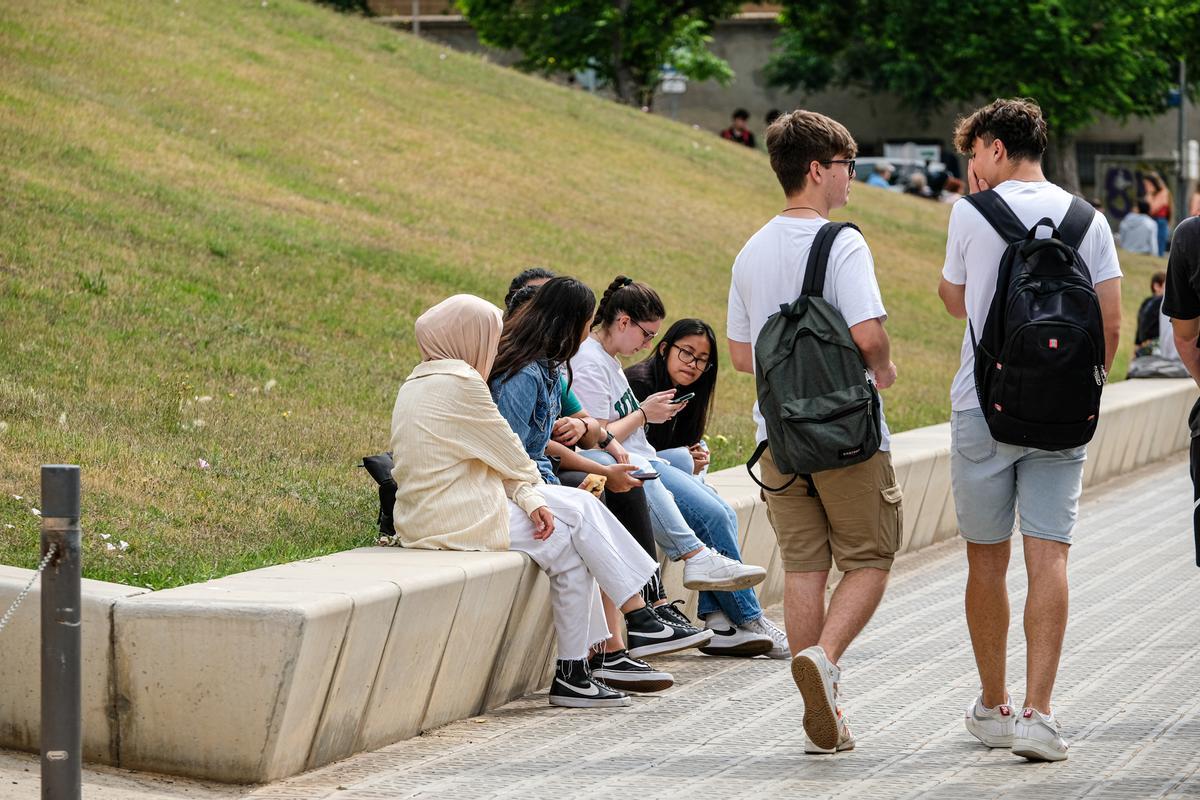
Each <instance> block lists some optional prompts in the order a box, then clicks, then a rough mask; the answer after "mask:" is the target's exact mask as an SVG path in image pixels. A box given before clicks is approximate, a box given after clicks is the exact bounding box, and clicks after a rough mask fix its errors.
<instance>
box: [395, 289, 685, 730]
mask: <svg viewBox="0 0 1200 800" xmlns="http://www.w3.org/2000/svg"><path fill="white" fill-rule="evenodd" d="M500 327H501V315H500V309H498V308H496V307H495V306H493V305H492V304H491V303H488V302H487V301H486V300H482V299H480V298H478V297H473V296H471V295H456V296H454V297H451V298H449V299H448V300H444V301H443V302H441V303H439V304H437V305H436V306H434V307H433V308H431V309H429V310H428V311H426V312H425V313H424V314H422V315H421V316H420V318H419V319H417V323H416V336H417V345H418V346H419V347H420V349H421V357H422V359H423V361H422V362H421V363H420V364H418V365H417V367H416V368H415V369H414V370H413V371H412V374H411V375H409V376H408V379H407V380H406V381H405V382H404V383H403V384H402V385H401V386H400V391H399V393H398V394H397V396H396V405H395V408H394V409H393V410H392V441H391V449H392V452H393V453H395V462H396V465H395V467H394V468H393V469H392V477H393V478H394V479H395V481H396V507H395V510H394V512H393V515H392V518H393V521H394V523H395V526H396V535H397V537H399V539H400V540H401V542H402V543H403V544H404V546H405V547H414V548H425V549H437V550H509V549H512V550H518V551H520V552H522V553H526V554H527V555H529V556H530V557H531V558H532V559H533V560H534V561H535V562H536V563H537V564H538V566H539V567H541V568H542V569H543V570H545V571H546V573H547V574H548V575H549V577H550V603H551V607H552V610H553V614H554V629H555V632H556V633H557V636H558V668H557V670H556V674H555V680H554V683H553V685H552V686H551V688H550V703H551V704H552V705H561V706H573V707H608V706H624V705H628V704H629V702H630V701H629V697H628V696H627V695H625V694H624V693H622V692H618V691H616V690H614V689H612V688H610V687H608V686H606V685H605V684H604V683H603V682H601V681H598V680H592V678H591V675H590V673H589V671H588V668H587V657H588V652H589V650H590V649H591V648H592V647H593V646H596V645H599V644H602V643H603V642H604V641H605V640H606V639H607V638H608V637H609V631H608V628H607V626H606V624H605V621H604V613H603V608H602V606H601V601H600V594H599V591H597V587H596V584H597V582H598V583H599V584H600V588H601V589H603V590H604V592H605V593H606V594H607V595H608V596H609V597H611V598H613V600H614V601H616V602H618V604H619V605H620V607H621V610H622V611H624V612H626V613H627V614H634V613H636V612H637V611H638V610H639V609H641V610H642V611H643V613H649V612H648V609H646V608H645V601H643V600H642V595H641V589H642V586H644V585H645V583H646V581H647V580H648V579H649V578H650V576H651V575H653V574H654V569H655V567H656V566H657V565H656V564H655V563H654V561H653V560H652V559H651V558H650V557H649V556H648V555H646V553H645V551H644V550H642V548H641V547H639V546H638V545H637V543H636V542H635V541H634V540H633V538H632V537H631V536H630V535H629V533H628V532H627V531H626V530H624V529H623V528H622V527H621V526H620V523H618V522H617V520H616V518H615V517H613V516H612V514H611V513H609V511H608V509H606V508H605V507H604V506H603V504H602V503H600V501H598V500H597V499H596V498H595V497H593V496H592V495H590V494H588V493H586V492H582V491H579V490H578V489H573V488H567V487H562V486H548V485H543V484H542V483H541V477H540V475H539V473H538V469H537V465H535V464H534V463H533V461H531V460H530V458H529V456H528V455H526V453H525V449H524V448H523V447H522V445H521V442H520V440H519V439H518V438H517V436H516V434H515V433H513V431H512V428H510V427H509V424H508V423H507V422H506V421H505V420H504V418H503V417H502V416H500V412H499V411H497V410H496V405H495V404H494V403H493V402H492V397H491V394H490V392H489V391H488V387H487V384H486V383H485V382H484V376H486V375H487V374H488V373H489V372H491V369H492V363H493V362H494V361H495V358H496V348H497V345H498V343H499V341H500ZM535 487H536V488H535ZM651 616H652V614H651ZM663 635H664V636H669V635H670V633H669V632H667V631H666V629H665V626H664V634H663Z"/></svg>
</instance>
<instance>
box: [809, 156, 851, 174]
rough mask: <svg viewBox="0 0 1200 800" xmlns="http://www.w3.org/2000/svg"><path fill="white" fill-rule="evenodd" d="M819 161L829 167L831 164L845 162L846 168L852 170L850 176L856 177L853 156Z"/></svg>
mask: <svg viewBox="0 0 1200 800" xmlns="http://www.w3.org/2000/svg"><path fill="white" fill-rule="evenodd" d="M817 163H818V164H822V165H824V166H827V167H828V166H831V165H833V164H845V165H846V169H847V170H848V171H849V172H850V177H851V178H853V177H854V172H855V170H854V159H853V158H833V159H830V160H829V161H818V162H817Z"/></svg>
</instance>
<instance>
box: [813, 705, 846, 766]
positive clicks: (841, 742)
mask: <svg viewBox="0 0 1200 800" xmlns="http://www.w3.org/2000/svg"><path fill="white" fill-rule="evenodd" d="M837 718H838V740H837V747H821V745H819V744H817V743H816V742H814V741H813V740H812V739H811V738H809V736H808V734H807V733H805V734H804V752H806V753H809V754H810V755H832V754H833V753H840V752H842V751H843V750H853V749H854V734H853V733H851V732H850V723H849V722H847V721H846V715H845V713H843V712H842V709H840V708H839V709H838V710H837Z"/></svg>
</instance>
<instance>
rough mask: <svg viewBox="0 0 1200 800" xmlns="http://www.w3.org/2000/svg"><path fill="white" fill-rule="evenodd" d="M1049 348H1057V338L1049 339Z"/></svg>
mask: <svg viewBox="0 0 1200 800" xmlns="http://www.w3.org/2000/svg"><path fill="white" fill-rule="evenodd" d="M1050 349H1051V350H1057V349H1058V339H1051V340H1050Z"/></svg>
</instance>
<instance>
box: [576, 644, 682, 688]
mask: <svg viewBox="0 0 1200 800" xmlns="http://www.w3.org/2000/svg"><path fill="white" fill-rule="evenodd" d="M588 664H589V666H590V667H591V669H592V679H593V680H601V681H604V683H605V685H607V686H612V687H613V688H616V689H624V690H626V691H629V692H661V691H662V690H664V689H670V688H671V687H672V686H674V685H675V679H674V678H673V677H671V673H669V672H663V671H662V670H657V669H654V668H653V667H651V666H650V665H649V664H647V663H646V662H645V661H639V660H637V659H636V658H634V657H633V656H631V655H629V652H628V651H627V650H618V651H617V652H615V653H597V654H596V655H594V656H592V658H591V661H589V662H588Z"/></svg>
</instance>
